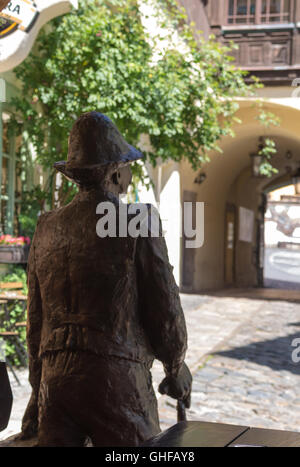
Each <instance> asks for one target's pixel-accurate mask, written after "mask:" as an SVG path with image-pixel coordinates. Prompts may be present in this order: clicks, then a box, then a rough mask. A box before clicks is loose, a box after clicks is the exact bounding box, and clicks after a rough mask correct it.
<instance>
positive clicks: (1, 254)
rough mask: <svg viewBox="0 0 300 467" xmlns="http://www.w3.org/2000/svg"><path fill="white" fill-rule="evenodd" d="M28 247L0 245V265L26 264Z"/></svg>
mask: <svg viewBox="0 0 300 467" xmlns="http://www.w3.org/2000/svg"><path fill="white" fill-rule="evenodd" d="M29 248H30V245H23V246H21V245H0V263H15V264H18V263H27V261H28V254H29Z"/></svg>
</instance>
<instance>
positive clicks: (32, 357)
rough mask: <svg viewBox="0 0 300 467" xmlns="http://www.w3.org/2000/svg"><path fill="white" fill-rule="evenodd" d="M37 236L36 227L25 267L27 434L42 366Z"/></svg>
mask: <svg viewBox="0 0 300 467" xmlns="http://www.w3.org/2000/svg"><path fill="white" fill-rule="evenodd" d="M37 236H38V228H37V229H36V232H35V235H34V239H33V242H32V245H31V248H30V253H29V258H28V269H27V272H28V277H27V283H28V300H27V348H28V361H29V382H30V384H31V387H32V393H31V398H30V401H29V403H28V406H27V409H26V412H25V415H24V418H23V423H22V431H23V432H28V434H29V435H30V434H31V433H30V432H31V431H32V432H34V431H35V430H36V429H37V420H38V394H39V388H40V380H41V367H42V364H41V360H40V358H39V348H40V340H41V329H42V301H41V294H40V287H39V282H38V278H37V274H36V263H35V245H36V238H37ZM32 434H34V433H32Z"/></svg>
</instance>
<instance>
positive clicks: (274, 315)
mask: <svg viewBox="0 0 300 467" xmlns="http://www.w3.org/2000/svg"><path fill="white" fill-rule="evenodd" d="M255 302H256V303H257V301H255ZM260 303H261V306H259V307H258V308H257V311H256V312H255V313H252V314H251V316H250V319H246V320H245V322H244V323H242V325H241V326H240V327H239V328H238V329H237V330H236V333H235V334H234V335H232V336H231V338H229V339H228V340H227V342H226V343H224V344H223V345H221V346H220V347H219V349H218V350H217V351H216V352H214V353H211V354H210V355H207V356H206V358H207V360H206V363H205V364H204V365H203V367H202V368H201V369H198V371H196V372H195V373H194V383H193V394H192V406H191V409H190V410H189V411H188V412H187V417H188V419H189V420H201V421H209V422H222V423H230V424H240V425H250V426H255V427H259V428H272V429H279V430H281V429H282V430H289V431H300V424H299V420H300V379H299V375H300V363H298V364H295V363H293V361H292V352H293V351H295V350H296V349H295V348H294V347H292V345H291V344H292V342H293V341H294V339H297V338H298V339H299V338H300V305H299V304H297V303H288V302H286V301H263V302H260ZM241 312H242V313H243V312H244V310H243V309H241ZM298 346H299V344H298ZM296 353H297V354H298V356H300V351H299V352H296ZM159 402H160V416H161V427H162V429H165V428H167V427H169V426H170V425H172V424H174V417H175V404H174V403H173V401H172V400H171V399H167V398H165V399H164V400H162V398H161V399H160V401H159Z"/></svg>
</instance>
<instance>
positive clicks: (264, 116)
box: [257, 102, 280, 177]
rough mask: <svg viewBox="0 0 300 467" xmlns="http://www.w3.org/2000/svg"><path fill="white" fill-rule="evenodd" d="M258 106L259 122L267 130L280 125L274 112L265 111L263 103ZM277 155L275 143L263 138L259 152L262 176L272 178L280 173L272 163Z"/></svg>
mask: <svg viewBox="0 0 300 467" xmlns="http://www.w3.org/2000/svg"><path fill="white" fill-rule="evenodd" d="M258 105H259V107H260V109H261V111H260V113H259V115H258V116H257V120H258V121H259V122H260V124H261V125H262V126H263V127H264V128H265V129H266V130H269V129H270V128H271V127H273V126H279V125H280V118H278V117H277V116H276V115H274V114H273V113H272V112H269V111H267V110H265V109H264V106H263V104H262V103H261V102H260V103H259V104H258ZM276 153H277V149H276V143H275V141H273V140H272V139H271V138H268V137H264V138H262V144H261V146H260V150H259V152H258V154H259V155H260V156H261V157H262V160H261V164H260V173H261V175H264V176H266V177H271V176H272V175H274V174H276V173H278V170H277V169H276V168H274V167H273V166H272V163H271V159H272V157H273V156H275V154H276Z"/></svg>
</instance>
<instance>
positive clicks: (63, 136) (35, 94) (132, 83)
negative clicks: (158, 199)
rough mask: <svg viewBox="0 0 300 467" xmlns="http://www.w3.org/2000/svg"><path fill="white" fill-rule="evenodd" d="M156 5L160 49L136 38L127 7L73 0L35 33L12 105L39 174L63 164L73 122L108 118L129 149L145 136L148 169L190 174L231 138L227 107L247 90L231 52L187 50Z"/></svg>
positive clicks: (175, 18)
mask: <svg viewBox="0 0 300 467" xmlns="http://www.w3.org/2000/svg"><path fill="white" fill-rule="evenodd" d="M145 1H146V0H145ZM147 1H149V0H147ZM156 1H157V3H156V4H157V6H158V7H159V8H157V10H156V13H155V14H156V20H157V21H158V22H159V24H160V26H163V24H164V26H165V27H166V28H167V30H166V31H167V33H166V37H165V39H164V41H162V40H161V39H162V37H161V36H160V35H158V36H157V34H156V36H155V33H154V35H152V36H151V37H150V34H149V32H147V31H146V30H145V28H144V26H143V22H142V17H141V13H140V10H139V8H138V5H137V1H136V0H109V1H108V0H89V1H87V0H81V1H80V2H79V9H78V10H77V11H73V12H71V13H70V14H68V15H65V16H62V17H59V18H56V19H54V20H53V21H52V22H51V27H50V28H49V26H47V27H45V28H44V29H43V30H42V31H41V32H40V34H39V37H38V39H37V42H36V47H35V52H33V53H31V55H30V56H29V57H28V58H27V60H25V62H23V63H22V64H21V65H20V66H19V67H18V68H17V70H16V74H17V77H18V78H19V79H20V80H21V82H22V84H23V93H22V97H19V98H16V99H14V105H15V107H16V110H17V112H18V113H19V114H21V115H22V116H23V130H26V131H27V132H28V135H29V137H30V140H31V142H32V144H33V146H34V147H35V150H36V153H37V157H38V161H39V162H40V163H41V164H42V165H44V167H47V168H49V167H51V166H52V164H53V162H54V161H56V160H62V159H65V158H66V156H67V144H68V134H69V132H70V129H71V127H72V125H73V123H74V120H75V119H76V118H77V117H78V116H79V115H80V114H81V113H83V112H86V111H91V110H98V111H101V112H102V113H105V114H107V115H108V116H109V117H111V118H112V120H113V121H114V122H115V123H116V124H117V126H118V127H119V129H120V131H121V132H122V133H123V134H124V136H125V138H126V139H127V140H128V142H129V143H131V144H133V145H136V146H139V144H140V139H141V135H142V134H148V135H149V138H150V142H151V145H152V147H153V150H152V153H151V154H150V153H149V154H148V157H149V160H150V161H151V162H152V163H155V159H156V158H158V157H161V158H162V159H163V160H167V159H173V160H176V161H180V160H182V159H183V158H186V159H187V160H188V161H189V162H190V163H191V164H192V166H193V167H194V168H195V169H197V168H198V167H199V166H200V165H201V163H203V162H204V161H206V160H207V156H206V153H207V152H208V151H210V150H211V149H216V150H218V142H219V140H220V138H221V137H223V136H224V135H229V134H232V130H231V126H232V124H233V123H236V122H237V119H236V118H235V113H236V111H237V109H238V104H237V102H235V101H234V98H235V97H237V96H238V97H241V96H247V95H249V93H250V94H251V93H252V92H253V87H252V86H249V85H247V84H245V81H244V72H242V71H240V70H238V69H236V68H235V67H234V65H233V64H232V57H230V56H229V52H230V51H231V47H224V46H222V45H221V44H220V43H218V42H216V41H215V39H214V38H211V39H210V40H209V41H204V40H202V39H200V44H199V43H197V42H196V41H195V37H194V30H193V26H190V25H188V23H187V18H186V14H185V12H184V10H183V9H182V8H179V7H178V4H177V2H176V0H156ZM174 27H175V29H174ZM172 28H173V29H172ZM168 31H169V32H168ZM176 31H177V32H179V33H180V41H181V42H180V44H179V43H178V34H177V32H176ZM165 40H167V41H168V47H167V48H166V47H165V46H164V47H163V46H162V44H163V43H164V42H165ZM159 44H161V45H159ZM140 173H141V171H140Z"/></svg>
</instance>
